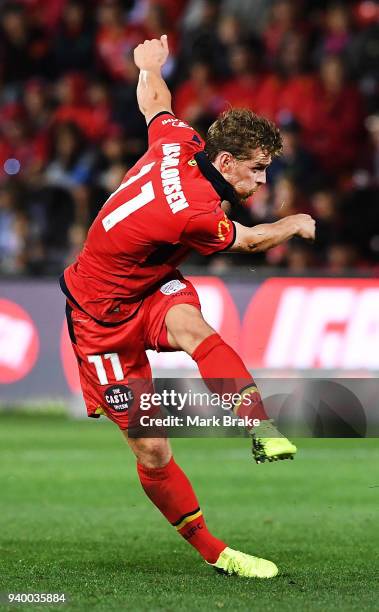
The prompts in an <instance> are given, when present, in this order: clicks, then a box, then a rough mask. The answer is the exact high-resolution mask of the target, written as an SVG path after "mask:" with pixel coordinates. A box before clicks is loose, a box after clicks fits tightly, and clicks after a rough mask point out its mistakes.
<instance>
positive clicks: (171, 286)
mask: <svg viewBox="0 0 379 612" xmlns="http://www.w3.org/2000/svg"><path fill="white" fill-rule="evenodd" d="M186 286H187V285H185V284H184V283H181V282H180V280H178V279H177V278H176V279H175V280H170V281H168V283H165V284H164V285H162V287H161V289H160V290H161V292H162V293H163V294H164V295H171V294H172V293H178V291H180V290H181V289H185V288H186Z"/></svg>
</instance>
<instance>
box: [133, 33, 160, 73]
mask: <svg viewBox="0 0 379 612" xmlns="http://www.w3.org/2000/svg"><path fill="white" fill-rule="evenodd" d="M167 57H168V42H167V35H166V34H162V36H161V37H160V39H159V40H158V39H157V38H153V39H152V40H145V42H144V43H142V44H140V45H138V47H136V48H135V49H134V61H135V64H136V66H137V67H138V68H139V69H140V70H151V71H152V72H157V71H158V72H159V71H160V69H161V67H162V66H163V64H164V63H165V62H166V60H167Z"/></svg>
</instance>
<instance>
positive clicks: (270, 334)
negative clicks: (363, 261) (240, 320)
mask: <svg viewBox="0 0 379 612" xmlns="http://www.w3.org/2000/svg"><path fill="white" fill-rule="evenodd" d="M243 342H244V347H243V348H244V354H245V358H246V360H247V362H248V364H249V366H254V367H264V368H299V369H306V368H325V369H335V368H342V369H377V368H379V351H378V346H379V282H378V281H374V280H366V279H283V278H281V279H279V278H276V279H270V280H269V281H266V282H265V283H264V284H263V285H262V286H261V287H260V288H259V290H258V291H257V293H256V295H255V296H254V298H253V300H252V302H251V304H250V306H249V308H248V311H247V314H246V317H245V321H244V333H243Z"/></svg>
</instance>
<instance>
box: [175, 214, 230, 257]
mask: <svg viewBox="0 0 379 612" xmlns="http://www.w3.org/2000/svg"><path fill="white" fill-rule="evenodd" d="M235 237H236V228H235V225H234V223H233V221H231V220H230V219H228V217H227V216H226V214H225V213H224V211H223V210H222V208H221V207H218V208H217V209H216V210H212V211H211V212H207V213H201V214H200V215H196V216H195V217H192V219H190V220H189V221H188V223H187V225H186V227H185V228H184V230H183V232H182V235H181V240H180V242H181V243H182V244H184V245H186V246H189V247H191V248H193V249H196V251H198V252H199V253H201V255H212V253H219V252H220V251H226V249H229V248H230V247H231V246H232V245H233V243H234V241H235Z"/></svg>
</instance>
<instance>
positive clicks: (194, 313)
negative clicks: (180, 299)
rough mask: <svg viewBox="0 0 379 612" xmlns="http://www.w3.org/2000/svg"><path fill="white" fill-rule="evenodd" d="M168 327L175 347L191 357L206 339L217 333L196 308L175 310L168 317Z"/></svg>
mask: <svg viewBox="0 0 379 612" xmlns="http://www.w3.org/2000/svg"><path fill="white" fill-rule="evenodd" d="M166 325H167V329H168V332H169V338H172V339H173V342H174V343H175V346H177V347H178V348H180V349H181V350H183V351H185V352H186V353H188V354H189V355H192V353H193V352H194V350H195V349H196V348H197V347H198V346H199V344H200V343H201V342H202V341H203V340H205V338H207V337H208V336H209V335H211V334H213V333H215V332H214V329H212V327H211V326H210V325H208V323H207V322H206V321H205V320H204V319H203V317H202V314H201V312H200V311H199V310H197V309H196V308H194V307H189V308H183V307H179V308H178V309H175V308H173V309H172V311H170V312H169V313H168V315H167V317H166Z"/></svg>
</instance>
